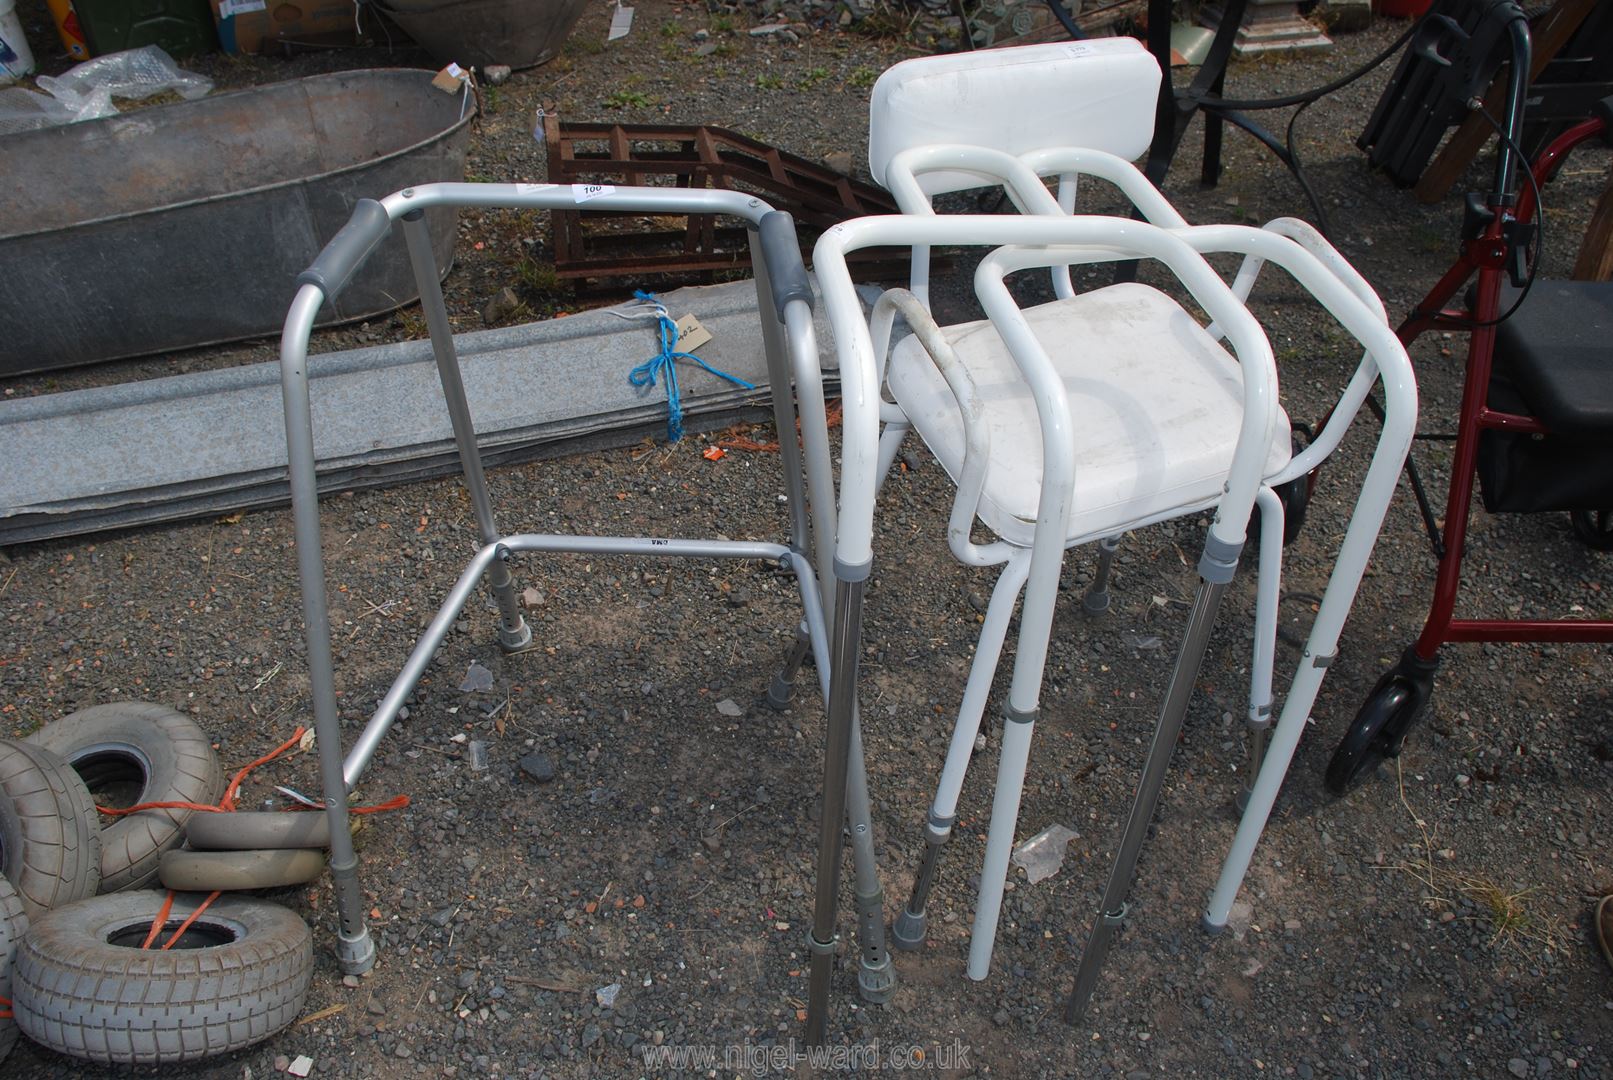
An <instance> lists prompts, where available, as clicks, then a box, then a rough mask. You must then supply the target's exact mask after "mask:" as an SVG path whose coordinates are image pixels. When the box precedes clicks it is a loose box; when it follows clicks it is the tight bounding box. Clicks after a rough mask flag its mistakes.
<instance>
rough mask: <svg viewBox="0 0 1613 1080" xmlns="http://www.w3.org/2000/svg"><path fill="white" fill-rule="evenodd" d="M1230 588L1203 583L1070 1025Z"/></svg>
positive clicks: (1088, 994)
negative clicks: (1224, 596) (1220, 608)
mask: <svg viewBox="0 0 1613 1080" xmlns="http://www.w3.org/2000/svg"><path fill="white" fill-rule="evenodd" d="M1279 535H1280V530H1279ZM1226 588H1227V586H1226V583H1225V582H1219V583H1212V582H1209V581H1205V580H1202V579H1201V580H1200V582H1199V589H1198V596H1197V597H1196V598H1195V599H1194V602H1193V611H1192V614H1191V615H1189V617H1188V623H1187V633H1186V635H1185V636H1184V637H1183V640H1182V651H1181V653H1180V655H1179V656H1178V657H1177V661H1176V670H1175V672H1173V673H1172V675H1171V683H1170V688H1169V689H1168V690H1167V691H1166V694H1165V701H1164V704H1163V705H1162V706H1161V708H1160V714H1159V723H1158V725H1157V726H1156V727H1155V728H1154V740H1153V742H1152V743H1151V744H1150V745H1149V748H1148V757H1147V759H1146V761H1145V762H1144V764H1143V774H1142V780H1141V781H1140V782H1139V783H1138V785H1137V796H1136V798H1135V799H1134V800H1133V802H1132V805H1131V816H1130V817H1129V818H1127V819H1126V829H1125V832H1124V833H1123V834H1122V836H1121V841H1120V849H1119V851H1118V852H1117V853H1116V855H1115V862H1114V867H1113V869H1111V870H1110V872H1109V882H1108V884H1107V885H1106V886H1105V887H1104V890H1103V900H1102V901H1101V902H1100V903H1099V905H1098V914H1097V918H1096V919H1095V920H1094V921H1093V923H1092V933H1091V934H1090V935H1089V936H1088V938H1087V945H1086V948H1085V949H1083V950H1082V952H1081V963H1080V966H1079V967H1077V968H1076V972H1075V986H1074V988H1073V989H1071V991H1070V996H1069V999H1068V1000H1067V1001H1066V1002H1065V1004H1064V1021H1065V1023H1068V1024H1077V1023H1080V1022H1081V1019H1082V1017H1084V1016H1085V1015H1086V1009H1087V1004H1088V1002H1089V1001H1090V1000H1091V998H1092V991H1093V988H1094V987H1096V986H1097V982H1098V975H1099V973H1100V972H1101V971H1102V970H1103V962H1104V959H1105V958H1106V957H1107V956H1108V954H1109V946H1110V944H1111V942H1112V940H1113V937H1114V932H1115V930H1117V929H1118V928H1119V927H1120V924H1121V923H1122V922H1123V921H1124V920H1125V917H1126V897H1127V895H1128V894H1130V892H1131V882H1132V879H1133V878H1134V877H1135V876H1136V873H1137V858H1138V856H1139V855H1140V854H1141V853H1142V847H1143V841H1144V840H1145V839H1146V838H1147V836H1148V826H1149V823H1150V822H1151V821H1152V820H1153V817H1154V809H1155V807H1156V806H1157V805H1158V804H1159V795H1160V791H1161V790H1162V789H1163V788H1164V786H1165V774H1166V772H1167V771H1168V770H1169V769H1170V763H1171V754H1172V753H1173V752H1174V751H1175V749H1176V740H1177V738H1178V737H1179V736H1180V735H1181V733H1182V723H1183V721H1185V720H1186V718H1187V704H1188V700H1189V699H1190V698H1191V697H1192V696H1193V684H1194V683H1196V682H1197V681H1198V675H1199V668H1200V666H1201V665H1202V664H1203V662H1204V652H1205V649H1206V648H1208V647H1209V644H1210V631H1211V630H1212V629H1213V628H1214V626H1215V615H1216V611H1217V609H1218V608H1219V607H1220V606H1221V597H1222V596H1223V595H1224V594H1225V593H1226Z"/></svg>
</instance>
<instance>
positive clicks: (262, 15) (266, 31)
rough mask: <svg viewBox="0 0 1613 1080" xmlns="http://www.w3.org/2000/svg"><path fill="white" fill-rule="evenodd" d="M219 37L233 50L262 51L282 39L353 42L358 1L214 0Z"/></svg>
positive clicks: (314, 42) (356, 38)
mask: <svg viewBox="0 0 1613 1080" xmlns="http://www.w3.org/2000/svg"><path fill="white" fill-rule="evenodd" d="M210 2H211V3H212V5H213V22H214V24H215V25H216V26H217V27H218V40H219V43H220V44H221V45H223V46H224V51H225V52H229V53H260V52H266V51H268V50H270V49H273V48H274V47H275V46H276V45H277V44H279V43H280V42H292V43H296V42H309V43H312V44H316V45H351V44H353V43H354V42H355V41H357V40H358V34H357V29H356V26H355V12H356V11H357V5H356V4H355V3H354V0H210Z"/></svg>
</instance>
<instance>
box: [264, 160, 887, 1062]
mask: <svg viewBox="0 0 1613 1080" xmlns="http://www.w3.org/2000/svg"><path fill="white" fill-rule="evenodd" d="M583 201H586V202H588V204H589V205H588V209H589V210H606V211H625V212H634V213H651V214H725V215H729V216H733V217H738V218H740V219H742V220H743V221H744V222H745V223H746V226H747V229H748V232H749V236H750V244H751V252H752V266H753V268H754V273H755V278H756V289H757V299H758V312H759V314H760V318H761V322H762V337H763V343H764V348H765V351H766V354H767V368H768V378H769V381H770V384H771V388H772V403H773V418H774V420H775V422H776V423H777V425H778V431H779V447H780V460H781V464H782V466H783V470H784V479H785V486H786V492H787V498H788V501H789V507H790V542H789V543H788V544H780V543H761V542H748V541H734V540H688V539H672V538H663V537H602V536H565V535H552V534H534V533H517V534H503V533H501V532H499V530H498V528H497V526H496V525H495V523H494V518H493V508H492V504H491V500H490V498H489V495H488V491H487V484H486V480H485V478H484V475H483V471H482V461H481V456H480V452H479V450H478V448H477V445H476V433H475V429H474V426H473V423H472V419H471V415H470V409H469V406H468V404H467V402H466V398H465V389H464V385H463V382H462V380H461V377H460V370H459V361H458V358H457V356H456V353H455V349H454V338H453V330H452V327H451V326H450V324H449V321H448V313H447V309H446V307H445V305H444V302H443V295H442V286H441V282H440V281H439V279H438V275H437V271H436V265H435V261H434V259H433V257H432V252H431V244H430V236H429V232H428V228H427V225H426V221H425V212H426V211H427V210H430V209H432V208H435V207H472V206H475V207H508V208H517V209H534V210H540V209H549V210H553V209H574V208H576V207H577V206H578V205H579V204H580V203H581V202H583ZM397 221H401V222H402V223H403V234H404V239H405V241H406V243H407V245H408V249H409V258H410V262H411V264H412V267H413V270H414V274H415V280H416V284H417V285H418V286H419V288H420V297H421V305H422V307H423V308H424V311H425V315H426V322H427V325H428V326H429V328H430V333H431V343H432V350H433V352H434V354H435V356H436V361H437V369H438V374H439V376H440V378H441V382H442V389H443V397H444V399H445V401H446V404H447V407H448V412H449V416H450V419H451V421H452V424H453V430H454V439H455V442H456V444H457V446H458V450H459V458H460V464H461V467H462V469H463V471H464V479H465V485H466V487H467V488H468V489H469V493H470V497H471V501H472V504H473V506H474V508H475V513H476V524H477V531H478V534H479V539H480V542H481V547H480V549H479V550H478V552H477V553H476V555H475V556H474V557H473V558H472V559H471V561H470V564H469V565H468V566H467V567H466V568H465V569H464V571H463V572H462V573H461V574H460V576H459V578H458V580H457V581H456V582H455V584H454V586H453V588H452V589H451V590H450V591H449V593H448V596H447V598H446V599H445V600H444V602H443V604H442V607H441V609H440V610H439V611H438V612H437V615H436V617H435V618H433V619H432V621H431V623H430V624H429V625H428V626H427V628H426V629H425V631H424V632H423V633H422V634H421V635H420V638H419V639H418V641H416V643H415V646H414V649H413V650H412V651H411V652H410V654H409V657H408V659H407V660H406V661H405V663H404V665H403V668H402V670H401V671H400V672H399V673H398V675H397V678H396V679H395V680H394V681H393V683H392V686H391V687H390V689H388V691H387V692H386V695H385V696H384V698H383V699H382V701H381V703H380V705H379V706H378V707H377V708H376V710H375V712H374V713H373V714H372V715H371V717H370V719H369V722H368V723H367V724H366V726H365V728H364V730H363V732H362V733H361V734H360V735H359V737H358V739H357V741H356V742H355V743H354V744H353V747H352V749H351V750H350V751H349V752H348V753H347V755H346V757H345V759H344V758H343V756H342V735H341V719H340V717H339V715H338V713H337V706H336V693H335V673H334V665H333V662H332V659H331V638H330V619H329V612H328V608H327V602H326V590H325V569H324V562H323V557H322V553H321V547H320V529H319V501H318V486H317V479H316V476H315V468H314V438H313V420H312V417H311V414H310V408H309V387H308V368H309V359H308V339H309V334H310V332H311V330H312V327H313V322H314V318H315V315H316V314H317V312H318V311H319V308H320V306H321V305H322V304H323V303H324V302H325V301H326V300H327V299H328V298H331V297H334V296H335V295H336V294H337V293H339V292H340V291H341V290H342V288H343V287H344V286H345V285H346V284H347V282H348V280H349V279H350V278H351V277H352V275H353V274H354V273H355V272H356V271H357V270H358V268H359V267H360V266H361V265H362V264H363V263H364V260H365V259H366V258H368V257H369V255H370V253H371V252H372V251H373V250H374V249H375V247H376V246H377V245H378V244H379V243H380V242H381V241H382V240H383V239H384V238H385V237H386V236H387V234H388V233H389V232H390V231H391V228H392V225H393V224H394V223H395V222H397ZM297 281H298V284H299V286H300V287H299V288H298V291H297V294H296V296H295V298H294V299H293V300H292V304H291V310H290V312H289V313H288V314H287V316H286V322H285V329H284V333H283V336H282V338H281V343H280V368H281V392H282V397H283V405H284V409H285V423H286V449H287V461H288V471H289V477H290V485H291V502H292V515H293V524H294V529H295V536H296V547H297V570H298V576H299V578H300V582H301V587H302V600H303V619H304V623H305V635H306V639H307V647H308V675H309V681H310V683H311V686H312V697H313V709H314V728H315V731H316V733H317V738H318V751H319V766H320V779H321V784H322V787H323V794H324V801H325V813H326V815H327V816H328V818H329V824H330V836H331V859H330V870H331V877H332V879H333V881H334V884H335V889H336V906H337V913H338V918H339V924H340V925H339V929H338V935H337V938H338V943H337V950H336V951H337V958H338V960H339V962H340V966H341V968H342V970H343V971H344V972H346V973H349V974H359V973H362V972H365V971H368V970H369V969H370V968H371V967H372V966H373V965H374V962H375V945H374V942H373V941H372V940H371V938H370V934H369V929H368V927H367V926H366V924H365V916H364V899H363V895H362V893H361V891H360V889H359V884H358V860H357V857H356V855H355V854H354V850H353V844H352V838H351V835H350V834H349V832H348V807H347V795H348V793H349V792H350V791H351V790H352V789H353V787H354V786H355V785H356V784H357V783H358V781H359V778H360V777H361V776H362V775H363V773H364V770H365V769H366V768H367V767H368V766H369V764H370V761H371V760H372V759H373V758H374V756H375V752H376V750H377V748H378V747H379V746H380V743H381V740H382V738H384V737H385V735H386V733H387V731H388V730H389V729H390V727H391V725H392V721H393V720H394V718H395V717H396V716H397V713H398V709H399V708H400V707H401V706H402V704H403V702H404V701H405V700H406V699H407V698H408V696H409V694H410V693H412V692H413V690H414V689H415V686H416V684H417V683H418V682H419V680H420V677H421V676H422V675H423V674H424V672H425V670H426V667H427V664H428V663H429V662H430V660H431V657H432V656H433V654H434V653H435V652H436V650H437V648H438V646H439V645H441V643H442V641H443V639H444V638H445V637H446V635H447V633H448V630H449V628H450V627H451V626H452V625H453V623H454V621H455V620H456V619H457V618H458V617H459V614H460V613H461V611H462V610H463V609H464V607H465V604H466V603H467V602H468V601H469V599H470V597H471V594H472V593H473V592H475V590H476V587H477V585H478V584H479V583H480V582H481V581H482V580H483V579H484V578H485V579H486V581H487V584H488V586H489V588H490V590H491V592H492V594H493V598H494V600H495V601H496V603H497V605H498V610H499V627H498V640H499V644H500V646H501V647H502V648H503V649H504V650H505V651H506V652H517V651H520V650H522V649H524V648H526V647H527V646H528V645H530V643H531V640H532V631H531V628H530V627H528V626H527V624H526V622H525V620H524V618H523V617H522V614H521V608H520V605H519V603H518V601H517V599H516V596H517V593H516V588H515V584H514V581H513V579H512V576H511V570H510V559H511V556H512V555H515V554H516V553H519V552H572V553H583V554H601V555H604V554H614V555H634V556H641V557H642V556H652V555H653V556H675V557H685V558H729V559H756V560H762V561H767V562H772V563H776V564H777V565H779V566H780V567H781V568H783V569H786V570H789V571H790V572H792V573H793V574H794V575H795V578H796V581H797V584H798V586H799V588H800V591H801V601H802V607H803V611H804V622H803V625H802V627H801V630H800V635H799V637H798V640H797V644H796V647H795V648H794V649H793V650H792V651H791V654H790V656H789V657H788V658H787V659H786V663H785V667H784V670H783V671H782V672H781V673H780V674H779V675H778V676H775V678H774V680H773V684H772V686H771V688H770V690H769V694H768V696H769V700H770V701H772V702H774V703H775V704H779V703H781V702H782V700H783V699H785V698H787V696H788V693H789V689H790V680H791V679H792V678H793V676H794V674H795V671H796V669H797V667H798V666H799V664H800V663H801V660H802V658H803V657H804V655H805V652H806V650H807V648H811V649H812V651H813V655H814V659H815V661H816V664H817V670H818V675H819V679H820V682H821V683H822V686H823V689H824V692H825V696H826V697H827V694H828V691H829V682H830V673H831V671H832V663H831V657H830V654H829V642H830V637H829V634H828V629H827V627H828V620H829V618H831V617H832V613H833V612H834V611H835V609H834V608H833V607H831V606H830V604H828V603H826V602H825V601H826V599H828V600H831V601H832V597H826V596H825V594H824V593H823V592H821V591H820V590H821V589H822V588H823V586H824V585H826V584H827V575H823V578H822V583H821V584H820V575H819V573H818V572H817V570H815V568H814V564H813V562H814V561H813V558H812V557H811V554H810V552H811V551H812V548H811V547H810V544H811V542H812V539H813V534H814V533H815V534H816V539H817V543H818V548H817V550H818V553H819V562H820V563H826V562H827V560H828V558H829V553H830V552H831V550H832V544H833V526H832V507H833V487H832V479H831V478H830V474H829V471H828V470H829V449H828V445H827V439H828V429H827V425H826V423H825V418H824V407H823V393H822V384H821V379H820V376H819V372H818V367H817V355H816V352H815V342H814V340H813V337H812V314H811V303H812V290H811V284H810V282H809V281H808V279H807V275H806V271H805V269H804V267H803V265H802V262H801V255H800V249H799V248H798V246H797V241H796V235H795V227H794V224H793V222H792V221H791V220H790V217H789V215H788V214H784V213H780V212H777V211H774V210H773V209H772V208H771V207H770V206H768V205H767V204H766V203H764V202H762V201H761V200H760V199H756V198H753V197H751V196H749V195H746V194H744V193H742V192H736V191H718V190H710V191H691V190H688V189H673V188H637V187H616V188H614V189H606V190H604V191H603V192H601V191H599V189H597V188H583V186H582V185H577V186H576V187H575V188H573V187H570V186H562V185H557V184H464V183H444V184H427V185H421V186H419V187H413V188H405V189H403V190H402V191H399V192H396V193H394V194H392V195H389V196H387V197H386V198H384V199H382V200H380V201H379V202H377V201H375V200H372V199H362V200H360V201H359V202H358V204H357V206H356V207H355V208H354V211H353V215H352V218H351V219H350V220H349V221H348V223H347V224H346V225H345V226H343V228H342V229H341V231H340V232H338V233H337V234H336V236H335V237H334V238H333V239H332V240H331V241H330V243H329V244H328V245H326V247H325V249H324V250H323V251H322V252H320V254H319V256H318V257H317V258H316V259H315V260H314V263H313V265H312V266H310V267H309V268H308V269H307V270H305V271H304V272H303V273H302V274H301V275H299V277H298V278H297ZM786 342H788V343H789V345H790V348H789V349H788V350H787V349H786ZM791 356H793V357H794V358H795V360H796V364H795V366H794V370H792V369H791V364H790V357H791ZM792 385H798V386H799V387H800V390H801V400H802V415H801V431H802V441H803V442H804V443H805V446H806V455H805V456H806V460H805V462H803V455H802V449H801V445H800V444H798V442H797V440H796V439H795V438H794V437H792V433H793V432H794V431H795V430H796V411H795V405H794V403H793V401H792V398H791V387H792ZM803 471H804V472H805V475H806V484H805V486H804V487H803V482H802V477H803ZM814 496H815V497H814ZM809 516H810V518H811V519H812V520H809ZM848 609H849V610H850V613H851V614H852V615H853V617H854V616H855V606H854V605H846V604H842V605H840V606H839V613H840V615H841V617H842V618H844V617H845V616H846V614H847V612H848ZM836 715H838V716H840V717H842V718H844V721H845V722H842V723H840V724H838V725H837V724H834V723H831V724H830V725H829V729H828V732H827V738H826V743H827V748H828V749H827V753H826V755H825V760H824V787H823V801H824V806H823V816H822V829H821V834H820V840H821V843H820V850H819V864H818V888H817V898H816V900H817V905H818V911H817V913H816V918H815V920H814V924H813V933H812V935H811V938H810V940H809V946H810V948H811V950H812V952H813V961H814V962H813V969H812V974H813V979H812V992H811V1005H810V1008H809V1014H808V1018H807V1033H808V1037H809V1038H812V1039H816V1040H821V1039H822V1037H823V1034H824V1030H825V1025H826V1013H827V1008H828V975H829V971H828V968H827V966H825V965H823V964H820V963H819V957H820V956H821V957H822V958H823V959H825V960H827V959H830V958H832V956H833V951H834V947H835V941H834V933H833V929H834V922H835V912H834V906H835V900H836V894H837V891H838V884H839V865H840V858H841V841H842V835H843V829H844V828H845V823H846V821H847V818H848V816H849V819H850V820H849V825H850V833H851V836H852V841H853V844H852V846H853V855H854V863H855V868H856V875H857V889H856V894H857V900H858V906H859V909H860V910H861V911H862V913H863V914H862V917H861V919H860V923H861V926H862V935H861V950H860V953H861V968H860V971H859V975H858V986H859V989H860V991H861V992H862V994H863V996H864V997H865V998H867V999H869V1000H873V1001H879V1000H888V999H889V997H890V994H891V993H892V992H893V991H894V988H895V980H894V975H893V971H892V968H891V966H890V960H889V956H888V955H887V953H886V951H885V944H884V928H883V915H882V908H883V894H882V892H881V890H880V887H879V882H878V877H877V874H876V871H875V864H874V854H873V838H872V831H871V829H870V827H869V804H868V789H867V782H866V778H865V777H864V775H863V770H862V753H861V750H862V748H861V737H860V732H859V731H858V730H857V728H856V724H855V720H854V719H853V718H850V717H849V715H848V714H847V713H846V711H845V710H842V711H841V712H839V713H837V714H836ZM848 771H849V777H848ZM820 968H822V971H821V972H820Z"/></svg>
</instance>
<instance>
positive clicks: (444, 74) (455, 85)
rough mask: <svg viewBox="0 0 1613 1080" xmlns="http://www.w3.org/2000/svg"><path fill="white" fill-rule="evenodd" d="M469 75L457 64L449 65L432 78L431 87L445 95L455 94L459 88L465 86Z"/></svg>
mask: <svg viewBox="0 0 1613 1080" xmlns="http://www.w3.org/2000/svg"><path fill="white" fill-rule="evenodd" d="M469 78H470V73H469V72H467V71H466V70H465V69H464V68H462V67H460V66H459V65H458V64H449V65H448V66H447V67H445V68H443V69H442V70H441V71H439V72H437V74H436V75H435V76H433V77H432V80H431V85H432V86H435V87H436V88H437V89H438V90H441V91H442V92H443V93H445V94H457V93H459V88H460V87H462V86H464V85H465V82H466V80H467V79H469Z"/></svg>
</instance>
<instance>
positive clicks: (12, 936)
mask: <svg viewBox="0 0 1613 1080" xmlns="http://www.w3.org/2000/svg"><path fill="white" fill-rule="evenodd" d="M27 932H28V912H27V911H25V910H23V906H22V898H21V897H20V896H18V895H17V890H16V889H14V888H13V887H12V885H11V882H9V881H7V880H6V879H5V878H3V877H0V995H3V996H5V997H6V998H10V997H11V969H12V968H13V967H14V966H15V964H16V957H17V947H18V946H19V945H21V944H22V936H23V935H24V934H26V933H27ZM16 1044H17V1022H16V1021H15V1020H13V1019H12V1018H10V1017H7V1016H0V1062H3V1061H5V1060H6V1055H8V1054H10V1053H11V1048H12V1047H13V1046H15V1045H16Z"/></svg>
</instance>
